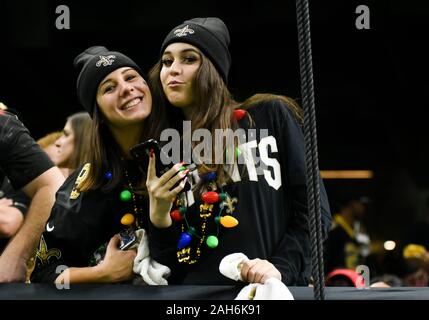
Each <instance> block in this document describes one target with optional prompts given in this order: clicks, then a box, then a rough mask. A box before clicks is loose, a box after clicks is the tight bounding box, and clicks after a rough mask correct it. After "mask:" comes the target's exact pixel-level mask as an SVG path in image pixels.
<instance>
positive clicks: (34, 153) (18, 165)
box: [0, 112, 54, 189]
mask: <svg viewBox="0 0 429 320" xmlns="http://www.w3.org/2000/svg"><path fill="white" fill-rule="evenodd" d="M53 166H54V164H53V163H52V161H51V160H50V159H49V157H48V155H47V154H46V153H45V152H44V151H43V150H42V149H41V148H40V146H39V145H38V144H37V143H36V142H35V141H34V139H33V138H32V137H31V136H30V133H29V131H28V129H27V128H26V127H25V126H24V125H23V124H22V122H21V121H19V120H18V118H17V117H16V116H15V115H11V114H9V113H6V112H0V183H3V179H4V176H6V177H7V178H8V179H9V180H10V182H11V184H12V186H13V188H14V189H21V188H22V187H24V186H25V185H26V184H28V183H29V182H31V181H32V180H33V179H35V178H37V177H38V176H40V175H41V174H42V173H43V172H45V171H46V170H48V169H50V168H51V167H53Z"/></svg>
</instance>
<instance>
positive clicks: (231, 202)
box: [170, 109, 246, 265]
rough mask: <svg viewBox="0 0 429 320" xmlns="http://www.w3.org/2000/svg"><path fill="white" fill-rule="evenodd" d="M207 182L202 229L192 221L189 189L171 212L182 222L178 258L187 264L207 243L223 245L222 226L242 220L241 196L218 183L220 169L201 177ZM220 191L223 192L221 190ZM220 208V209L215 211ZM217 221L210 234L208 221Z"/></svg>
mask: <svg viewBox="0 0 429 320" xmlns="http://www.w3.org/2000/svg"><path fill="white" fill-rule="evenodd" d="M245 115H246V111H245V110H242V109H236V110H234V112H233V117H234V118H235V120H237V121H239V120H241V119H243V118H244V117H245ZM235 151H236V156H239V154H240V150H239V149H238V148H237V149H236V150H235ZM200 178H201V179H202V180H203V181H204V183H205V186H204V187H203V192H202V194H201V202H202V203H201V204H200V205H199V230H198V231H197V229H196V228H195V227H194V226H191V225H190V223H189V220H190V219H188V217H187V214H188V204H187V199H186V193H185V192H181V193H180V194H179V195H178V196H177V198H176V201H175V205H174V207H173V210H172V211H171V212H170V216H171V219H172V220H173V221H175V222H177V223H181V235H180V238H179V241H178V243H177V252H176V254H177V260H178V262H179V263H183V264H189V265H192V264H195V263H197V262H198V261H199V260H200V258H201V254H202V250H203V247H204V243H205V244H206V246H207V247H208V248H210V249H214V248H216V247H217V246H218V245H219V233H220V226H223V227H224V228H227V229H229V228H234V227H236V226H237V225H238V220H237V219H236V218H235V217H234V216H233V215H234V214H235V212H234V211H235V205H236V204H237V202H238V201H237V198H232V197H231V196H230V195H229V194H228V193H227V192H226V191H224V189H223V187H219V186H218V185H217V184H216V179H217V174H216V172H209V173H206V174H205V175H203V176H201V177H200ZM218 191H219V192H218ZM216 210H217V213H215V212H216ZM211 221H212V222H214V223H215V225H216V227H215V229H216V233H215V234H208V229H209V228H208V224H209V223H210V222H211ZM194 237H195V239H198V242H197V244H196V246H195V245H194V246H192V240H193V239H194Z"/></svg>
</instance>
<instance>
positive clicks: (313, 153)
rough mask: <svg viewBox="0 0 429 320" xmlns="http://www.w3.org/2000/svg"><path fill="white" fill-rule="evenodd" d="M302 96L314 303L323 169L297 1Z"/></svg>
mask: <svg viewBox="0 0 429 320" xmlns="http://www.w3.org/2000/svg"><path fill="white" fill-rule="evenodd" d="M296 13H297V26H298V45H299V61H300V72H301V94H302V105H303V109H304V136H305V144H306V167H307V205H308V215H309V218H310V223H309V224H310V239H311V246H312V248H311V260H312V275H313V280H314V299H316V300H324V299H325V293H324V288H325V286H324V282H325V280H324V267H323V235H322V223H321V207H320V185H319V165H318V155H317V130H316V111H315V102H314V84H313V64H312V57H311V34H310V14H309V9H308V0H296Z"/></svg>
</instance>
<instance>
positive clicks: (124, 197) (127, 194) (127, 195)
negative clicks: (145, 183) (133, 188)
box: [120, 190, 132, 201]
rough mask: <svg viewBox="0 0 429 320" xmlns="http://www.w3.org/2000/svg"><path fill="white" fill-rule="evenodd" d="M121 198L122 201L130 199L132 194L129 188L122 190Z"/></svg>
mask: <svg viewBox="0 0 429 320" xmlns="http://www.w3.org/2000/svg"><path fill="white" fill-rule="evenodd" d="M120 197H121V200H122V201H130V199H131V197H132V194H131V192H130V191H129V190H124V191H122V192H121V196H120Z"/></svg>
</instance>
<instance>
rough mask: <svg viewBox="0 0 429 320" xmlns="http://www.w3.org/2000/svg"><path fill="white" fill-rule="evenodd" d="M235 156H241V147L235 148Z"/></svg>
mask: <svg viewBox="0 0 429 320" xmlns="http://www.w3.org/2000/svg"><path fill="white" fill-rule="evenodd" d="M235 156H236V157H237V158H238V157H239V156H241V150H240V148H239V147H236V148H235Z"/></svg>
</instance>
